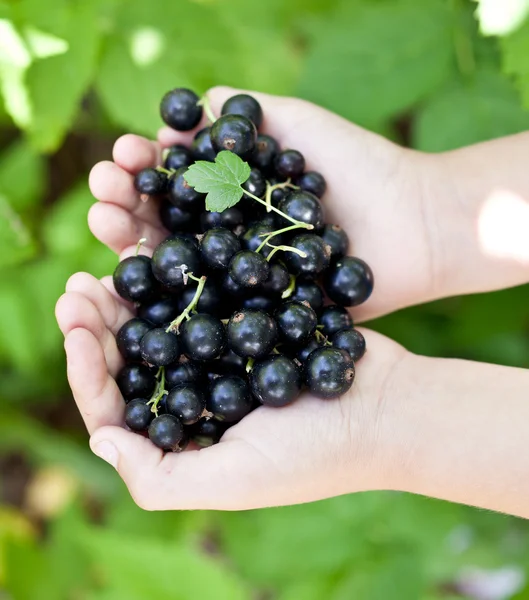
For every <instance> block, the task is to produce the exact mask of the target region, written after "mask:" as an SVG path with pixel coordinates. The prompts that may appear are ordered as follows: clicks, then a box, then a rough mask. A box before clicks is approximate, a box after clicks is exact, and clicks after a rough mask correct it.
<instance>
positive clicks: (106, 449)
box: [92, 440, 118, 469]
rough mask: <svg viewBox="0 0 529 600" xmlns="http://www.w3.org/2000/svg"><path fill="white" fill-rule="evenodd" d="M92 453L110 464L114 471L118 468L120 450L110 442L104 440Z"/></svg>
mask: <svg viewBox="0 0 529 600" xmlns="http://www.w3.org/2000/svg"><path fill="white" fill-rule="evenodd" d="M92 452H93V453H94V454H95V455H96V456H99V458H102V459H103V460H105V461H106V462H107V463H108V464H110V465H112V466H113V467H114V469H117V467H118V450H117V448H116V446H114V444H112V442H108V441H107V440H103V441H102V442H98V443H97V444H96V445H95V447H94V448H92Z"/></svg>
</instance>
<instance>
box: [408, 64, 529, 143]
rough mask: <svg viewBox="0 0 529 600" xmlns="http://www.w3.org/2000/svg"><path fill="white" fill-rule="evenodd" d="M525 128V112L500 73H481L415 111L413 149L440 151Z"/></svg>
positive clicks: (528, 125) (528, 123) (527, 117)
mask: <svg viewBox="0 0 529 600" xmlns="http://www.w3.org/2000/svg"><path fill="white" fill-rule="evenodd" d="M527 128H529V112H527V111H524V110H523V109H522V107H521V106H520V99H519V97H518V94H517V93H516V90H515V89H514V88H513V86H512V84H511V83H510V82H509V81H508V80H507V79H506V78H505V77H503V76H502V75H501V74H500V73H496V72H494V71H481V72H478V73H476V75H475V76H474V78H472V79H471V80H467V81H460V82H454V83H452V84H451V85H449V86H448V87H447V88H445V89H444V90H443V91H441V92H440V93H439V94H438V95H436V96H434V97H432V98H431V99H430V100H429V101H428V102H427V103H426V104H425V105H424V106H423V107H422V109H421V110H420V111H419V113H418V116H417V120H416V122H415V126H414V146H415V147H416V148H418V149H420V150H426V151H430V152H440V151H444V150H451V149H454V148H459V147H461V146H466V145H469V144H474V143H476V142H481V141H485V140H489V139H492V138H496V137H501V136H504V135H509V134H512V133H518V132H520V131H524V130H526V129H527Z"/></svg>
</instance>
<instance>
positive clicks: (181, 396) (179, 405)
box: [165, 383, 206, 425]
mask: <svg viewBox="0 0 529 600" xmlns="http://www.w3.org/2000/svg"><path fill="white" fill-rule="evenodd" d="M165 406H166V410H167V412H168V413H169V414H170V415H174V416H175V417H178V418H179V419H180V421H182V423H183V424H184V425H192V424H193V423H196V422H197V421H198V420H199V419H200V417H201V416H202V413H203V412H204V409H205V408H206V394H205V393H204V388H203V387H202V386H199V385H197V384H192V383H185V384H180V385H177V386H176V387H174V388H173V389H172V390H171V391H170V392H169V394H168V396H167V400H166V403H165Z"/></svg>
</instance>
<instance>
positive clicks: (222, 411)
mask: <svg viewBox="0 0 529 600" xmlns="http://www.w3.org/2000/svg"><path fill="white" fill-rule="evenodd" d="M252 408H253V401H252V397H251V395H250V389H249V387H248V384H247V383H246V381H245V380H244V379H242V378H241V377H237V376H236V375H228V376H226V377H217V378H216V379H215V381H213V383H212V384H211V386H210V390H209V397H208V401H207V409H208V410H209V411H210V412H212V413H213V415H214V417H215V419H217V420H218V421H225V422H226V423H236V422H237V421H240V420H241V419H242V418H243V417H244V416H246V415H247V414H248V413H249V412H251V410H252Z"/></svg>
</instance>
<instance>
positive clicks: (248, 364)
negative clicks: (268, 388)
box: [246, 358, 255, 373]
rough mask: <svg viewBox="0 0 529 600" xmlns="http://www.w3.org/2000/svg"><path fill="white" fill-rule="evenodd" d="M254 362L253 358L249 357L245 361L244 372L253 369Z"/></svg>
mask: <svg viewBox="0 0 529 600" xmlns="http://www.w3.org/2000/svg"><path fill="white" fill-rule="evenodd" d="M254 364H255V358H249V359H248V362H247V363H246V372H247V373H249V372H250V371H251V370H252V369H253V366H254Z"/></svg>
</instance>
